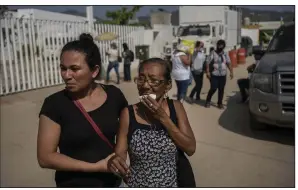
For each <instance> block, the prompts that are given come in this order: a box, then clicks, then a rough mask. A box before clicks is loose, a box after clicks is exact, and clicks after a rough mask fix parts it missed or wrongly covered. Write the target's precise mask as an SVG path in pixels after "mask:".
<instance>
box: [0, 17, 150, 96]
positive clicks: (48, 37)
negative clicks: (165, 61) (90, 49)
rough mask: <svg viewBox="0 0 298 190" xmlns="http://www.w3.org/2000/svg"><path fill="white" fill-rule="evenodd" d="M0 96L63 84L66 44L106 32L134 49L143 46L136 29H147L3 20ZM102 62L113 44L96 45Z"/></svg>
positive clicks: (101, 43)
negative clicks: (84, 35)
mask: <svg viewBox="0 0 298 190" xmlns="http://www.w3.org/2000/svg"><path fill="white" fill-rule="evenodd" d="M0 26H1V27H0V28H1V31H0V49H1V55H0V62H1V63H0V96H1V95H6V94H11V93H15V92H21V91H26V90H31V89H37V88H42V87H48V86H54V85H58V84H62V83H63V81H62V78H61V77H60V73H59V64H60V51H61V49H62V47H63V45H64V44H66V43H67V42H69V41H72V40H75V39H78V37H79V35H80V34H81V33H83V32H86V33H91V34H92V36H96V35H98V34H101V33H103V32H114V33H116V34H118V35H119V39H117V40H115V41H113V42H116V43H117V44H118V47H119V50H120V52H122V43H124V42H126V43H127V44H128V46H129V48H130V49H132V50H134V49H135V46H136V45H140V43H142V42H141V41H142V40H141V39H139V37H138V36H134V35H133V32H134V31H136V30H144V28H143V27H134V26H119V25H106V24H93V25H89V24H88V23H87V22H65V21H53V20H36V19H19V18H4V19H1V20H0ZM96 44H97V45H98V47H99V49H100V53H101V56H102V62H103V63H105V62H106V60H107V57H106V55H105V52H106V50H107V49H108V47H109V46H110V44H111V42H96Z"/></svg>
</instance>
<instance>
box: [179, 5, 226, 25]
mask: <svg viewBox="0 0 298 190" xmlns="http://www.w3.org/2000/svg"><path fill="white" fill-rule="evenodd" d="M225 7H226V6H179V23H180V25H181V24H183V23H195V22H212V21H221V22H224V9H225Z"/></svg>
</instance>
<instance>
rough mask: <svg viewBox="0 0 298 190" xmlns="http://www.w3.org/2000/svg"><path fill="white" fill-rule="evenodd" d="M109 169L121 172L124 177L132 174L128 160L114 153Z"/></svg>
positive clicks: (109, 162) (116, 172) (117, 172)
mask: <svg viewBox="0 0 298 190" xmlns="http://www.w3.org/2000/svg"><path fill="white" fill-rule="evenodd" d="M108 170H109V171H111V172H113V173H115V174H118V175H119V174H120V175H121V176H122V177H123V178H126V177H128V175H129V174H130V171H129V168H128V166H127V164H126V161H125V160H124V159H123V158H121V157H120V156H118V155H114V156H112V157H111V158H110V159H109V161H108Z"/></svg>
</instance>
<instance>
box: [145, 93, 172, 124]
mask: <svg viewBox="0 0 298 190" xmlns="http://www.w3.org/2000/svg"><path fill="white" fill-rule="evenodd" d="M141 102H142V103H143V104H144V105H145V106H146V107H147V108H148V109H149V110H150V112H151V113H152V115H153V117H154V118H155V119H157V120H159V121H161V120H164V119H167V118H168V117H169V116H168V114H167V113H166V112H165V110H164V109H163V107H162V102H163V98H160V100H159V101H158V102H157V101H156V100H154V99H153V98H151V97H150V96H147V97H143V98H142V99H141Z"/></svg>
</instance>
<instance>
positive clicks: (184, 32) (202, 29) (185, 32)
mask: <svg viewBox="0 0 298 190" xmlns="http://www.w3.org/2000/svg"><path fill="white" fill-rule="evenodd" d="M177 35H178V36H189V35H197V36H209V35H210V26H209V25H200V26H199V25H194V26H185V27H179V29H178V33H177Z"/></svg>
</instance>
